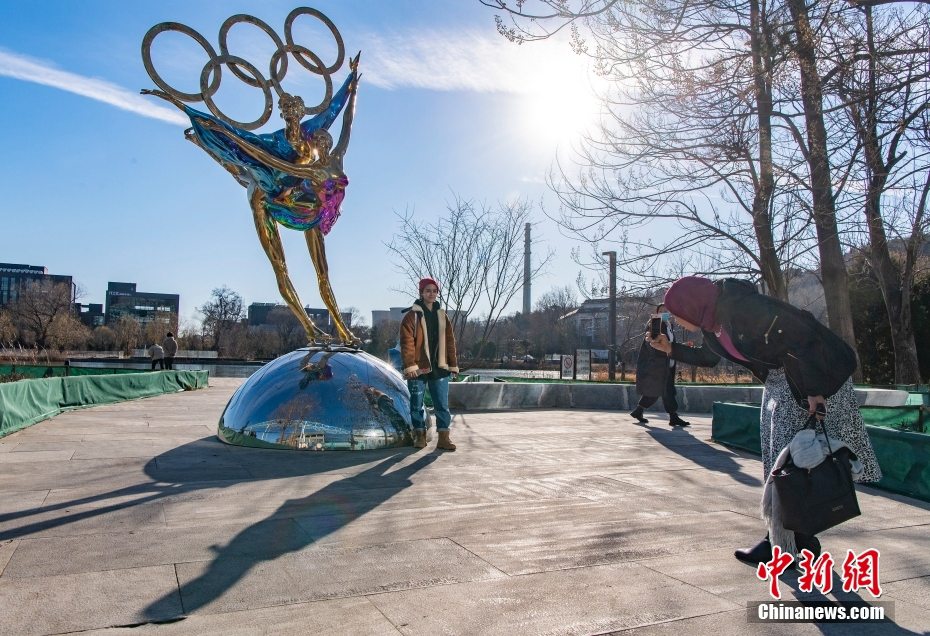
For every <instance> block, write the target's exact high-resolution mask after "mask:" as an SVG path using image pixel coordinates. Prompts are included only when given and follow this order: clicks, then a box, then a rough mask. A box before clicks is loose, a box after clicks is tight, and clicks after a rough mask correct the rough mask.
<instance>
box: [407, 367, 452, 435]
mask: <svg viewBox="0 0 930 636" xmlns="http://www.w3.org/2000/svg"><path fill="white" fill-rule="evenodd" d="M407 388H408V389H410V419H411V420H412V421H413V428H415V429H416V430H419V431H424V430H426V409H425V408H424V407H423V396H424V395H426V389H427V388H428V389H429V396H430V397H431V398H432V400H433V410H434V411H435V412H436V430H437V431H448V430H449V425H450V424H451V423H452V414H451V413H450V412H449V376H446V377H444V378H439V379H438V380H419V379H417V380H407Z"/></svg>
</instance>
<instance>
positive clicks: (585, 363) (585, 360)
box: [575, 349, 591, 380]
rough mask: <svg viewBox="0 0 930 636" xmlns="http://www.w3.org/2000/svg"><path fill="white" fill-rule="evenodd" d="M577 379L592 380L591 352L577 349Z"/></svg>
mask: <svg viewBox="0 0 930 636" xmlns="http://www.w3.org/2000/svg"><path fill="white" fill-rule="evenodd" d="M575 379H576V380H590V379H591V350H590V349H577V350H576V351H575Z"/></svg>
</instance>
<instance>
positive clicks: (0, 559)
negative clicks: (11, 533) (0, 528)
mask: <svg viewBox="0 0 930 636" xmlns="http://www.w3.org/2000/svg"><path fill="white" fill-rule="evenodd" d="M17 547H19V539H7V540H5V541H0V576H3V572H4V571H5V570H6V565H7V563H9V562H10V559H11V558H13V553H14V552H16V548H17Z"/></svg>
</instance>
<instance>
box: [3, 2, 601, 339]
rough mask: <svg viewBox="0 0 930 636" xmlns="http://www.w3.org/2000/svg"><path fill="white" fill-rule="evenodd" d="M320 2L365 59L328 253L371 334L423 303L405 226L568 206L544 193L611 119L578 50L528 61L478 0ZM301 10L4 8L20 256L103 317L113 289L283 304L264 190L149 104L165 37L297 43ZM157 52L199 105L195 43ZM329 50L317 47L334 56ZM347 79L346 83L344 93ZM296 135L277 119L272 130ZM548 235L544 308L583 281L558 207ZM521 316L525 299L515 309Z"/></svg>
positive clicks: (294, 258)
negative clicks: (484, 210) (269, 36)
mask: <svg viewBox="0 0 930 636" xmlns="http://www.w3.org/2000/svg"><path fill="white" fill-rule="evenodd" d="M305 4H308V6H313V7H315V8H317V9H320V10H322V11H323V12H324V13H326V14H327V15H328V16H329V17H330V18H331V19H332V20H333V21H334V22H335V23H336V25H337V26H338V28H339V30H340V31H341V33H342V36H343V38H344V40H345V43H346V49H347V52H349V53H354V52H356V51H359V50H361V51H362V64H361V71H362V74H363V76H362V80H361V88H360V91H359V97H358V106H357V112H356V118H355V125H354V127H353V131H352V141H351V144H350V146H349V151H348V154H347V156H346V172H347V174H348V175H349V179H350V182H351V183H350V185H349V188H348V191H347V195H346V199H345V202H344V203H343V207H342V217H341V218H340V219H339V221H338V223H337V224H336V226H335V228H334V229H333V231H332V232H331V233H330V234H329V235H328V236H327V239H326V249H327V255H328V260H329V265H330V278H331V280H332V283H333V289H334V290H335V293H336V297H337V300H338V301H339V304H340V306H341V307H343V308H345V307H349V306H355V307H357V308H358V309H359V310H361V312H362V315H363V316H365V317H366V320H368V321H369V322H370V320H371V313H370V312H371V310H372V309H382V308H387V307H389V306H398V305H403V304H406V303H407V302H409V301H410V299H411V298H412V294H402V293H398V292H397V291H395V289H396V288H397V287H399V286H401V285H402V284H403V276H402V275H401V274H400V273H398V272H396V270H395V267H394V264H393V262H392V260H391V255H390V253H389V252H388V250H387V248H386V247H385V246H384V243H385V242H386V241H389V240H390V238H391V236H392V235H393V234H394V233H395V232H396V231H397V229H398V222H397V219H396V216H395V212H401V211H404V210H406V209H410V210H413V211H414V212H415V214H416V215H417V216H418V217H419V218H422V219H424V220H427V219H431V218H435V216H436V215H438V214H440V213H441V212H442V211H444V209H445V205H446V202H448V201H451V199H452V192H453V191H454V192H455V193H457V194H458V195H460V196H462V197H464V198H474V199H477V200H479V201H485V202H487V203H489V204H492V205H493V204H495V203H496V202H497V201H502V200H509V199H512V198H515V197H518V196H523V197H527V198H529V199H531V200H533V201H539V200H540V198H543V199H545V200H546V201H547V202H548V205H550V206H551V205H552V204H553V201H552V195H551V194H549V193H548V191H547V188H546V186H545V184H544V178H545V175H546V172H547V171H548V169H549V168H550V166H551V165H552V163H553V161H554V160H555V157H556V153H557V152H561V153H562V155H563V156H566V154H567V152H568V150H569V148H570V145H571V143H572V141H573V140H574V139H576V138H577V135H578V131H579V129H580V128H581V127H583V126H584V125H585V124H587V123H588V122H589V121H590V120H591V119H593V117H594V113H595V111H596V104H595V103H594V100H593V99H592V97H591V84H590V82H591V81H592V80H590V79H589V78H590V74H589V72H588V69H587V68H586V66H585V63H584V61H583V60H582V59H580V58H578V57H577V56H575V55H573V54H572V53H571V51H570V49H569V47H568V45H567V44H566V43H564V42H543V43H534V44H526V45H523V46H516V45H513V44H511V43H509V42H507V41H506V40H504V39H503V38H501V37H500V36H498V35H497V33H496V31H495V27H494V15H493V12H492V11H491V10H490V9H487V8H486V7H483V6H481V5H480V4H479V3H478V2H477V1H474V2H472V1H470V0H390V1H388V0H368V1H365V0H318V1H317V2H314V3H312V4H310V3H305ZM295 6H299V5H298V4H296V3H294V1H293V0H290V1H289V2H278V1H275V0H263V1H262V2H254V1H253V2H235V1H232V2H231V1H223V2H219V1H205V0H197V1H190V0H187V1H185V2H180V1H175V0H158V1H154V0H152V1H149V0H137V1H134V2H126V1H125V0H123V1H115V0H82V1H81V2H76V1H63V0H53V1H46V2H42V3H35V2H18V1H15V0H0V92H2V95H3V99H2V100H0V117H2V121H3V122H4V131H5V132H4V136H5V144H4V145H5V152H4V153H3V156H2V159H0V161H2V164H0V165H2V170H0V184H2V201H0V217H2V228H3V230H2V232H0V261H2V262H13V263H27V264H30V265H45V266H46V267H48V269H49V272H50V273H54V274H70V275H72V276H73V277H74V279H75V280H76V281H77V282H78V283H79V284H80V285H81V286H82V287H83V288H84V289H85V290H86V294H85V296H84V298H83V299H82V300H83V302H103V299H104V293H105V289H106V284H107V281H110V280H113V281H126V282H135V283H137V284H138V286H139V289H140V290H143V291H153V292H165V293H172V292H177V293H180V294H181V315H182V319H187V320H189V319H191V318H194V317H195V316H196V307H197V306H198V305H201V304H202V303H203V302H205V301H206V300H207V299H208V297H209V294H210V290H211V289H213V288H214V287H219V286H221V285H228V286H229V287H231V288H232V289H234V290H236V291H238V292H239V293H240V294H241V295H242V296H243V298H244V300H245V302H246V303H249V302H256V301H257V302H277V301H279V296H278V293H277V288H276V285H275V282H274V276H273V272H272V270H271V266H270V265H269V263H268V262H267V259H266V258H265V256H264V253H263V252H262V250H261V247H260V245H259V242H258V239H257V237H256V235H255V230H254V225H253V223H252V220H251V213H250V210H249V208H248V205H247V202H246V198H245V190H244V189H243V188H242V187H241V186H239V185H238V184H237V183H236V182H235V181H234V180H233V179H232V178H231V177H230V175H229V174H228V173H226V172H225V171H224V170H223V169H221V168H220V167H219V166H218V165H216V164H215V163H214V162H213V161H212V160H211V159H210V158H209V157H208V156H207V155H206V154H205V153H203V152H202V151H200V150H199V149H197V148H196V147H194V146H193V145H192V144H190V143H187V142H185V141H184V139H183V134H182V133H183V129H184V127H185V125H184V124H183V122H182V121H181V119H180V118H179V117H178V114H179V113H178V111H176V110H175V109H174V108H173V107H171V106H170V105H167V104H166V103H165V102H162V101H161V100H158V99H156V98H153V97H143V96H139V95H138V91H139V89H141V88H154V84H153V82H152V81H151V80H150V79H149V77H148V76H147V74H146V72H145V69H144V68H143V65H142V61H141V55H140V44H141V41H142V38H143V36H144V34H145V33H146V31H147V30H148V29H149V27H151V26H152V25H154V24H156V23H159V22H165V21H173V22H181V23H183V24H186V25H188V26H190V27H192V28H194V29H195V30H197V31H199V32H200V33H201V34H202V35H203V36H204V37H205V38H206V39H207V40H209V41H210V42H211V43H212V44H213V45H214V46H217V34H218V31H219V27H220V25H221V24H222V22H223V20H224V19H225V18H226V17H228V16H230V15H233V14H236V13H249V14H252V15H255V16H257V17H259V18H261V19H263V20H264V21H265V22H267V23H268V24H269V25H270V26H271V27H272V28H274V29H275V30H276V31H278V32H279V33H281V32H282V30H283V24H284V19H285V17H286V16H287V14H288V13H289V12H290V10H291V9H293V8H294V7H295ZM306 24H309V22H308V23H306ZM307 33H310V32H309V31H307ZM169 35H170V36H171V37H175V34H169ZM160 37H163V36H160ZM237 37H239V40H237V41H236V45H237V46H241V47H242V52H241V53H239V54H242V55H243V56H244V57H247V58H248V59H250V61H253V60H254V61H253V63H255V65H256V66H258V67H259V68H262V67H264V68H267V62H266V61H265V59H259V58H260V57H261V55H262V54H263V52H264V49H263V46H264V41H261V42H260V41H259V40H260V39H261V38H260V35H259V32H257V31H255V32H250V31H249V30H248V29H246V30H245V31H243V32H241V33H240V34H237ZM308 37H309V35H308ZM156 42H157V45H158V47H161V48H157V47H156V49H155V55H154V56H153V57H155V62H156V66H157V67H158V69H159V71H160V72H161V69H162V68H164V69H165V71H164V73H163V74H164V75H165V77H166V79H168V80H169V82H175V81H176V82H177V84H178V85H180V84H183V85H184V88H182V90H191V91H193V90H194V86H196V84H197V82H198V77H199V74H200V69H201V68H202V65H203V62H204V61H205V58H204V57H198V55H197V53H198V51H197V49H196V47H194V46H188V44H187V43H186V42H184V41H183V38H182V37H180V36H177V37H176V39H174V40H165V41H162V40H157V41H156ZM165 42H167V43H165ZM327 46H328V45H327V43H325V42H324V43H322V44H320V45H319V46H318V47H314V46H310V48H311V49H313V50H314V51H319V52H320V53H321V56H322V57H325V55H322V54H323V53H324V52H325V51H326V50H327ZM246 52H248V53H251V54H253V55H255V56H256V57H255V58H252V57H250V56H249V55H247V54H246ZM266 58H267V55H266ZM162 65H164V66H162ZM293 67H294V69H295V71H291V72H293V73H294V75H295V79H294V81H295V82H296V84H295V86H296V87H297V89H298V90H299V91H306V93H307V94H308V95H314V94H315V93H314V91H315V90H316V91H318V90H319V85H320V83H319V81H317V83H316V84H314V83H313V77H312V76H310V75H309V74H306V77H305V78H300V77H296V76H298V75H299V73H297V72H296V69H297V65H296V64H294V65H293ZM291 72H289V74H288V75H289V78H290V74H291ZM346 72H347V71H340V72H339V73H337V75H336V77H335V81H336V82H337V86H338V83H341V81H342V79H343V78H344V77H345V73H346ZM288 81H290V79H289V80H288ZM227 82H229V84H227ZM227 86H230V88H229V89H228V92H226V93H223V92H221V94H220V99H221V100H222V98H224V97H225V99H226V101H221V103H222V104H223V106H226V107H228V108H229V110H230V111H232V112H235V113H237V114H242V116H243V118H245V117H246V116H247V115H251V114H254V113H255V109H256V108H259V109H260V92H259V91H258V90H257V89H255V90H254V93H248V92H246V91H237V90H236V89H235V86H234V82H233V80H232V78H231V76H229V75H228V74H224V80H223V89H221V91H224V90H226V89H227ZM179 87H180V86H179ZM307 101H308V102H309V101H311V99H309V98H308V99H307ZM193 106H194V107H195V108H203V106H202V105H196V104H194V105H193ZM281 125H282V124H281V120H280V119H279V118H278V115H277V109H275V113H274V114H273V115H272V119H271V122H270V123H269V124H268V125H267V126H266V127H264V128H263V129H262V131H263V132H264V131H271V130H274V129H277V128H280V127H281ZM535 220H536V221H538V222H539V226H538V228H537V234H538V235H539V237H540V238H542V239H543V240H545V241H546V244H547V245H548V246H549V247H552V248H553V249H555V250H556V251H557V256H556V259H555V261H554V262H553V264H552V266H551V267H550V268H549V269H550V271H549V274H547V275H546V276H544V277H543V278H541V279H540V280H539V281H537V282H536V283H535V284H534V294H533V295H534V298H538V296H539V295H540V294H541V293H543V292H545V291H547V290H549V289H551V288H552V287H555V286H559V285H573V281H574V279H575V276H576V275H577V272H578V268H577V266H575V265H574V264H573V263H572V262H571V259H570V257H569V250H570V249H571V247H572V246H573V245H574V243H572V242H571V241H569V240H567V239H565V238H563V237H561V236H560V235H559V233H558V231H557V229H556V228H555V227H554V225H553V224H552V222H551V221H549V220H548V219H546V218H545V216H544V215H543V214H542V213H541V212H539V211H538V209H537V212H536V213H535ZM282 235H283V238H284V245H285V250H286V252H287V256H288V266H289V270H290V272H291V275H292V279H293V280H294V282H295V285H296V287H297V290H298V292H299V294H300V297H301V300H302V301H303V302H304V303H305V304H309V305H311V306H316V307H319V306H322V302H321V301H320V299H319V295H318V292H317V289H316V282H315V275H314V273H313V268H312V265H311V264H310V259H309V257H308V255H307V251H306V246H305V243H304V241H303V237H302V236H301V234H300V233H299V232H294V231H291V230H286V229H283V228H282ZM520 301H521V296H520V294H519V293H518V294H517V297H516V299H515V302H514V304H513V305H512V309H513V310H516V309H518V308H519V303H520Z"/></svg>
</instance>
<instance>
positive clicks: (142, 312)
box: [105, 282, 181, 325]
mask: <svg viewBox="0 0 930 636" xmlns="http://www.w3.org/2000/svg"><path fill="white" fill-rule="evenodd" d="M180 300H181V297H180V296H179V295H178V294H161V293H156V292H141V291H138V290H136V284H135V283H114V282H110V283H108V284H107V299H106V311H105V315H106V324H108V325H113V324H116V323H117V322H119V319H120V318H122V317H123V316H131V317H132V318H135V319H136V320H138V321H139V322H140V323H141V324H142V325H146V324H148V323H150V322H153V321H155V320H158V319H164V320H168V321H171V320H173V319H175V318H176V317H177V316H178V314H179V308H180Z"/></svg>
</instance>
